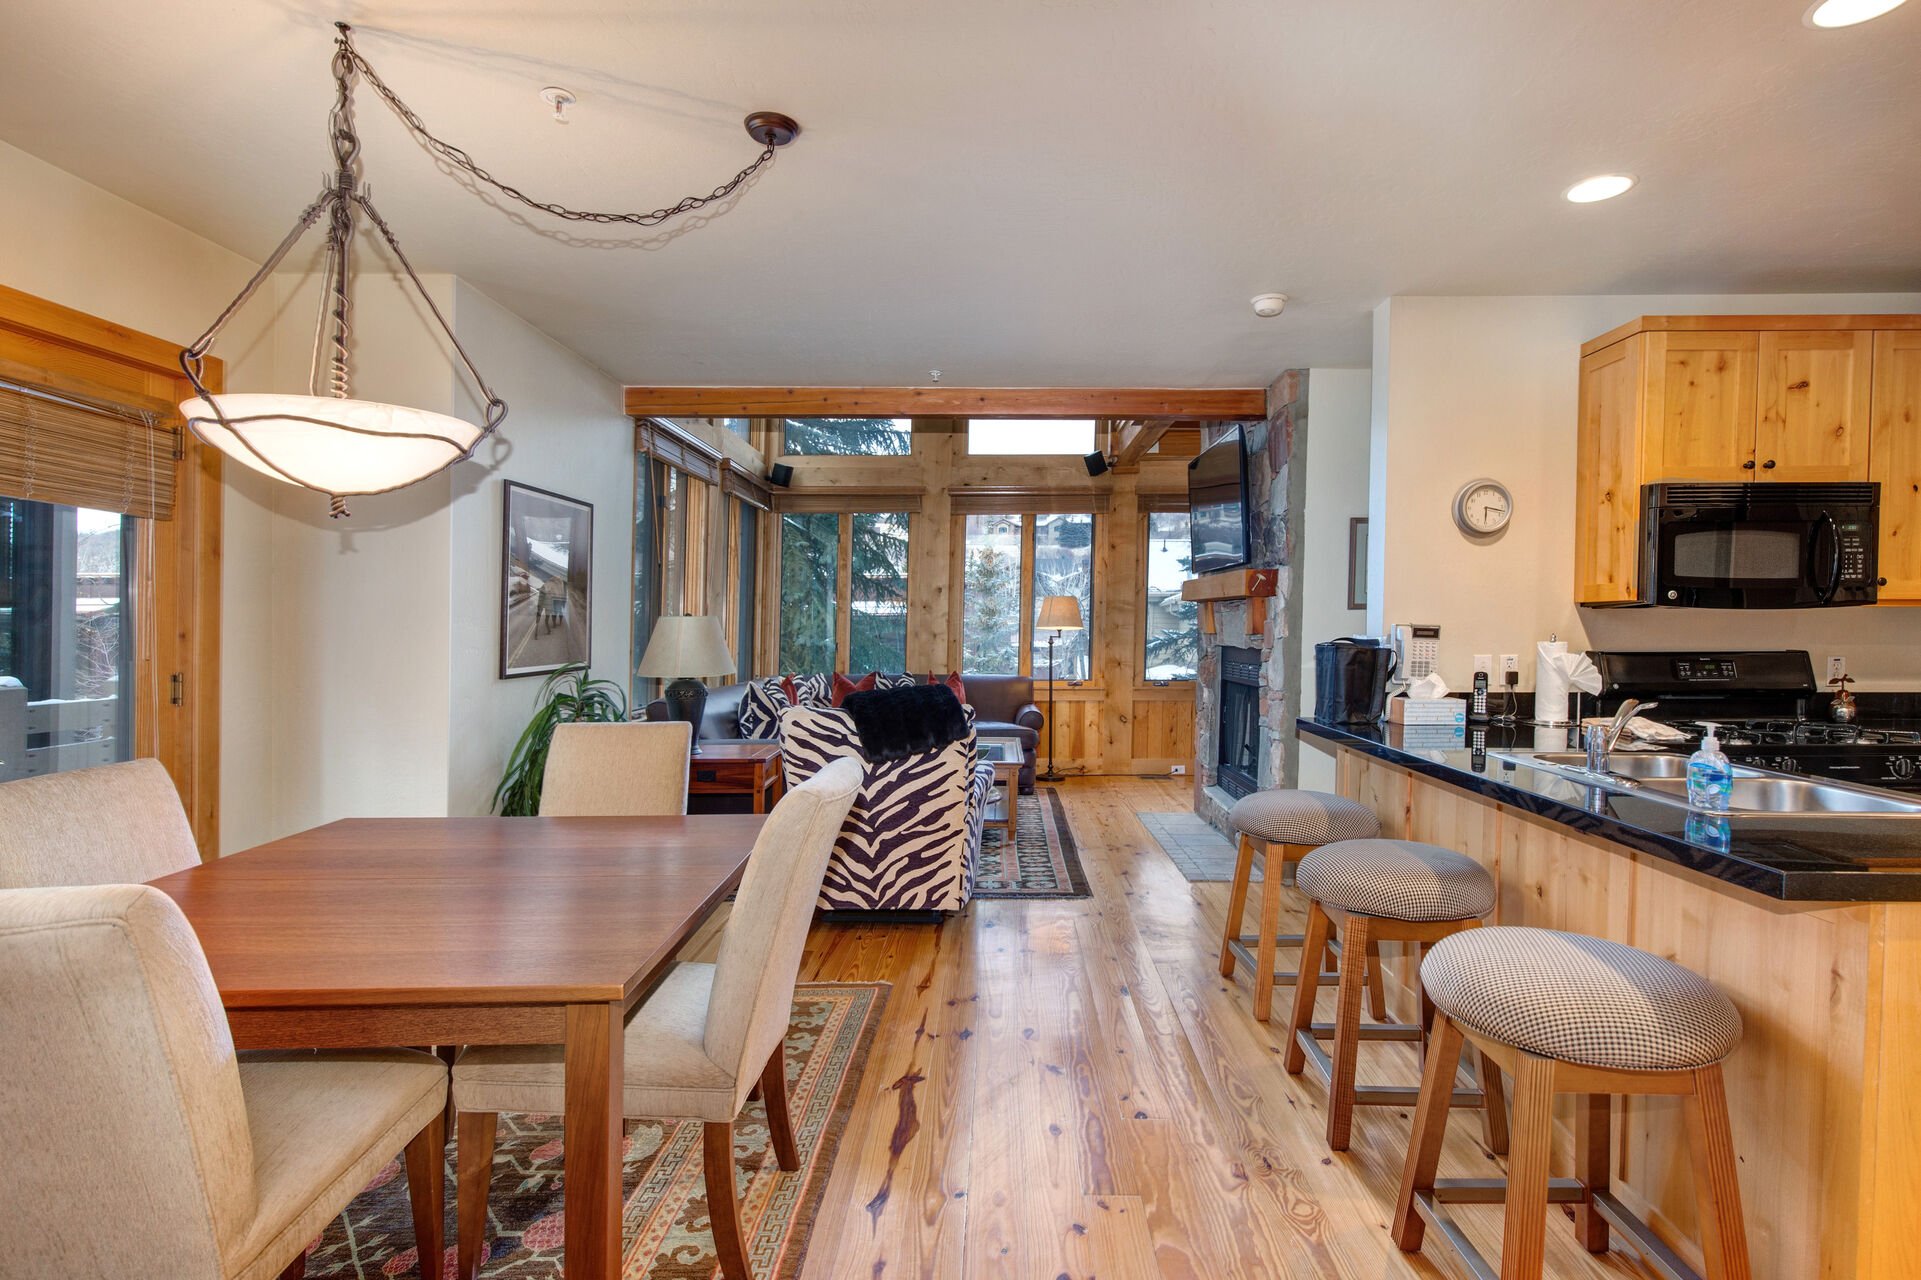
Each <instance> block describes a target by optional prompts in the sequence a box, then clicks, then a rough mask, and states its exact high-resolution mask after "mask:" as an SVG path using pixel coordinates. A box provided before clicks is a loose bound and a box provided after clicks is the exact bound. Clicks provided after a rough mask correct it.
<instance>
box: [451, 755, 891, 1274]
mask: <svg viewBox="0 0 1921 1280" xmlns="http://www.w3.org/2000/svg"><path fill="white" fill-rule="evenodd" d="M860 781H861V768H860V764H859V763H858V762H857V761H854V760H839V761H836V762H834V763H833V764H831V765H829V766H827V767H826V768H825V769H822V770H821V771H820V772H819V773H817V774H815V775H814V776H813V777H812V778H810V779H808V780H807V781H806V782H804V783H802V784H800V785H799V786H797V787H795V788H794V789H793V790H791V791H789V792H788V793H787V794H786V795H785V796H783V797H781V799H780V802H779V803H778V804H776V805H775V806H774V811H773V813H772V814H770V815H769V816H768V819H767V823H766V825H765V826H764V827H762V828H761V833H760V838H759V839H758V840H756V841H755V842H754V851H753V853H752V855H751V856H750V857H749V858H748V861H747V872H746V875H745V876H743V877H742V879H741V882H740V890H739V892H738V893H736V894H735V896H734V909H733V913H732V914H731V915H729V916H728V917H727V923H726V926H725V928H724V929H723V930H722V932H721V940H720V954H719V955H718V956H717V957H716V958H715V961H714V963H713V964H681V965H676V966H675V967H674V968H673V970H672V971H670V972H669V973H668V975H667V977H666V979H665V980H664V981H663V982H662V983H661V984H660V986H659V988H658V989H657V990H655V992H654V993H653V994H652V995H651V996H649V997H647V999H646V1000H645V1001H643V1002H642V1003H641V1004H640V1006H639V1007H638V1008H636V1009H635V1010H634V1012H633V1013H632V1014H630V1015H629V1016H628V1018H627V1030H626V1052H625V1055H624V1059H625V1066H626V1081H625V1086H624V1087H623V1089H622V1091H621V1097H622V1108H623V1114H624V1115H625V1116H627V1117H629V1118H635V1119H644V1118H658V1119H672V1120H699V1121H701V1122H702V1123H703V1124H704V1125H705V1129H704V1131H703V1139H704V1141H703V1144H702V1153H703V1158H704V1161H705V1165H706V1178H707V1207H708V1212H709V1216H710V1217H711V1218H712V1220H713V1229H714V1249H715V1252H716V1253H717V1254H718V1255H719V1257H720V1271H721V1275H722V1277H724V1280H752V1274H753V1273H752V1272H751V1271H750V1270H749V1269H748V1265H747V1249H746V1245H745V1243H744V1241H743V1240H742V1239H741V1231H740V1208H739V1204H738V1202H737V1194H736V1189H735V1186H734V1120H735V1118H736V1117H737V1116H739V1114H740V1110H741V1108H742V1107H743V1106H744V1105H746V1103H747V1101H748V1095H749V1093H750V1092H752V1091H753V1089H754V1088H755V1086H756V1085H758V1086H759V1088H760V1093H761V1096H762V1099H763V1100H764V1101H765V1102H766V1104H767V1127H768V1130H769V1132H770V1133H771V1135H772V1139H773V1143H772V1145H773V1148H774V1154H775V1156H776V1158H777V1159H778V1160H779V1162H780V1167H781V1168H782V1169H785V1170H788V1171H790V1172H791V1171H793V1170H795V1169H798V1168H799V1167H800V1152H799V1149H798V1148H797V1147H796V1146H795V1144H794V1132H793V1127H792V1125H791V1123H790V1122H789V1118H788V1115H787V1071H786V1062H785V1060H784V1056H783V1054H782V1052H781V1050H782V1046H783V1045H784V1043H785V1041H786V1039H787V1029H788V1025H789V1022H790V1021H791V1018H792V1013H793V1004H794V983H795V981H796V979H797V978H798V977H799V973H800V959H801V952H802V950H803V948H804V947H805V945H806V942H807V928H808V925H809V924H811V923H812V921H813V917H814V899H815V898H816V897H817V896H818V895H819V894H820V882H821V877H822V876H824V875H825V874H826V871H827V857H828V854H829V853H831V852H832V851H833V848H834V838H835V836H837V835H838V834H839V833H840V828H841V824H842V823H843V822H845V821H846V820H847V811H848V809H850V808H851V807H852V806H853V803H854V795H855V793H856V792H857V791H858V790H859V789H860ZM565 1105H566V1078H565V1064H564V1061H563V1055H562V1051H561V1047H560V1046H559V1045H545V1046H539V1047H533V1048H528V1047H524V1046H504V1045H503V1046H475V1047H473V1048H469V1049H466V1050H464V1051H463V1052H462V1053H461V1055H460V1060H459V1061H458V1062H456V1063H455V1064H454V1109H455V1110H456V1111H457V1112H458V1113H459V1116H460V1121H459V1134H458V1140H457V1141H456V1143H455V1148H456V1158H457V1160H458V1183H459V1197H460V1213H459V1218H460V1239H459V1245H458V1257H459V1271H458V1274H459V1275H460V1276H461V1277H462V1280H470V1278H471V1277H472V1276H474V1275H475V1274H476V1273H477V1271H478V1270H479V1266H480V1261H481V1258H482V1255H483V1253H484V1251H485V1245H486V1234H485V1233H486V1225H487V1183H488V1179H489V1177H490V1175H491V1174H492V1171H493V1158H494V1134H495V1130H496V1125H497V1122H498V1118H499V1113H500V1112H502V1111H514V1112H534V1113H539V1114H545V1115H558V1114H560V1113H561V1112H562V1111H563V1110H564V1109H565Z"/></svg>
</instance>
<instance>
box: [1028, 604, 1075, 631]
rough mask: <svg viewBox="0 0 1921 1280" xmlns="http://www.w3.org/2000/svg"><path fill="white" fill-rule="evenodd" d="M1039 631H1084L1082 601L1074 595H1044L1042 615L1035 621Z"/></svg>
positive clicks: (1035, 626) (1036, 628) (1035, 627)
mask: <svg viewBox="0 0 1921 1280" xmlns="http://www.w3.org/2000/svg"><path fill="white" fill-rule="evenodd" d="M1034 629H1035V630H1037V631H1084V630H1086V629H1087V628H1086V625H1085V624H1084V623H1083V622H1082V621H1081V602H1080V601H1079V600H1078V599H1077V598H1075V597H1074V596H1042V597H1041V616H1040V619H1039V620H1038V621H1037V622H1035V623H1034Z"/></svg>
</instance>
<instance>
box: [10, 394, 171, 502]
mask: <svg viewBox="0 0 1921 1280" xmlns="http://www.w3.org/2000/svg"><path fill="white" fill-rule="evenodd" d="M180 443H181V442H180V433H179V431H178V429H176V428H173V427H166V426H162V425H160V424H159V422H158V421H157V420H156V419H155V418H154V417H153V416H152V415H151V414H147V413H143V412H141V411H140V410H137V409H124V408H119V407H117V406H107V405H93V404H89V403H86V402H83V401H81V400H77V399H73V398H71V397H68V396H64V395H60V394H58V393H55V392H49V391H41V390H39V389H37V388H33V387H27V386H21V385H19V384H16V383H8V382H0V496H5V497H9V498H25V499H27V500H29V501H32V502H49V503H54V504H57V505H60V506H68V507H89V508H92V509H94V510H96V511H118V512H120V513H121V514H122V515H129V516H138V517H140V518H142V519H147V520H170V519H172V518H173V503H174V471H175V466H174V463H175V461H176V460H177V459H178V457H179V453H180Z"/></svg>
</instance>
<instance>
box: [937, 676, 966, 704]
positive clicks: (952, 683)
mask: <svg viewBox="0 0 1921 1280" xmlns="http://www.w3.org/2000/svg"><path fill="white" fill-rule="evenodd" d="M927 683H928V684H944V685H946V686H947V687H948V688H949V689H951V690H953V691H954V696H955V697H956V698H959V699H960V700H961V701H962V702H963V703H966V704H967V705H969V706H972V705H973V704H972V703H969V702H967V686H966V685H964V684H962V683H961V678H960V672H958V671H950V672H948V673H947V675H946V676H945V677H944V678H942V679H939V680H936V679H934V673H933V672H931V671H930V672H928V673H927Z"/></svg>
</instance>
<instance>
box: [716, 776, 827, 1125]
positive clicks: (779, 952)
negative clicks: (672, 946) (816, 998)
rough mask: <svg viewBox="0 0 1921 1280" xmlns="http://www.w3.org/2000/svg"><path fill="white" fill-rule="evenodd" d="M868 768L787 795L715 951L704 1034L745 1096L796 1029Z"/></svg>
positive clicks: (750, 862)
mask: <svg viewBox="0 0 1921 1280" xmlns="http://www.w3.org/2000/svg"><path fill="white" fill-rule="evenodd" d="M861 777H862V770H861V766H860V762H859V761H857V760H852V759H845V758H843V759H840V760H836V761H834V762H833V763H832V764H829V765H828V766H827V767H826V768H824V769H822V770H821V771H820V772H818V773H816V774H815V775H814V776H813V777H811V778H809V779H808V780H807V781H805V782H803V783H801V784H800V785H799V786H797V787H795V788H794V789H793V790H791V791H789V792H788V793H787V794H786V795H784V796H782V797H781V799H780V803H778V804H776V805H775V806H774V811H773V813H772V814H771V815H769V816H768V819H767V824H766V825H765V826H763V827H762V828H761V831H760V838H759V839H757V840H755V841H754V851H753V853H752V854H751V855H750V856H749V857H748V859H747V871H746V874H745V875H743V876H742V877H741V881H740V889H739V891H738V892H736V893H735V895H734V909H733V911H732V913H730V914H729V915H728V917H727V927H726V929H725V930H724V931H723V932H722V934H721V940H720V953H719V954H718V955H717V956H716V957H715V959H714V984H713V992H712V995H710V996H709V998H708V1001H707V1025H706V1028H705V1031H704V1037H703V1040H704V1047H705V1049H706V1053H707V1056H708V1057H709V1058H710V1059H712V1060H713V1062H714V1063H715V1065H717V1066H719V1067H721V1068H722V1069H723V1070H726V1071H731V1072H733V1073H734V1078H735V1079H736V1080H738V1081H740V1082H741V1085H740V1090H741V1092H742V1094H743V1095H744V1094H745V1092H746V1088H747V1086H748V1085H750V1084H751V1083H752V1082H753V1080H754V1078H755V1076H757V1075H758V1074H759V1072H760V1069H761V1064H763V1063H764V1062H766V1061H767V1060H768V1058H769V1057H770V1055H772V1054H773V1052H774V1050H775V1049H777V1048H779V1047H780V1044H781V1041H782V1039H783V1038H784V1037H785V1036H786V1035H787V1028H788V1024H789V1022H790V1021H791V1019H792V1016H793V1004H794V983H795V982H796V981H797V980H798V978H799V976H800V958H801V952H802V950H803V949H804V948H805V946H806V944H807V930H808V927H809V926H810V925H811V924H812V923H813V919H814V901H815V899H816V898H817V897H818V896H819V894H820V882H821V878H822V877H823V876H824V875H825V874H826V872H827V859H828V857H829V856H830V855H831V854H832V853H833V851H834V840H835V838H836V837H837V836H839V834H840V829H841V824H842V823H843V822H845V821H846V820H847V811H848V809H849V808H850V807H851V806H852V805H853V803H854V796H855V794H856V793H857V792H858V791H859V790H860V784H861Z"/></svg>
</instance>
